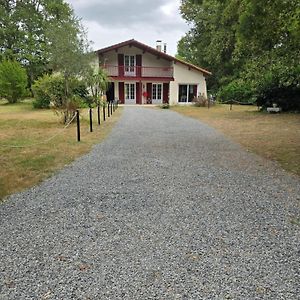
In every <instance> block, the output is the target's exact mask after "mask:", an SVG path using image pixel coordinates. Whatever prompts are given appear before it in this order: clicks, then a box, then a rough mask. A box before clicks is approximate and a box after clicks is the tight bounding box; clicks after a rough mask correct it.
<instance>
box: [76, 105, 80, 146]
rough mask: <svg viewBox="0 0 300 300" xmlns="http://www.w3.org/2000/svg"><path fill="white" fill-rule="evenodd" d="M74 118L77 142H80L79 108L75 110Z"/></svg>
mask: <svg viewBox="0 0 300 300" xmlns="http://www.w3.org/2000/svg"><path fill="white" fill-rule="evenodd" d="M76 114H77V115H76V120H77V142H80V119H79V110H78V109H77V110H76Z"/></svg>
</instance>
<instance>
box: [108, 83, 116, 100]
mask: <svg viewBox="0 0 300 300" xmlns="http://www.w3.org/2000/svg"><path fill="white" fill-rule="evenodd" d="M106 99H107V101H109V102H110V101H113V100H115V83H114V82H109V84H108V90H107V91H106Z"/></svg>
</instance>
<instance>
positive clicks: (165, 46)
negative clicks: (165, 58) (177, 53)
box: [164, 43, 167, 53]
mask: <svg viewBox="0 0 300 300" xmlns="http://www.w3.org/2000/svg"><path fill="white" fill-rule="evenodd" d="M164 53H167V44H166V43H164Z"/></svg>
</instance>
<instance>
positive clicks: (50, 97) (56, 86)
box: [32, 75, 64, 108]
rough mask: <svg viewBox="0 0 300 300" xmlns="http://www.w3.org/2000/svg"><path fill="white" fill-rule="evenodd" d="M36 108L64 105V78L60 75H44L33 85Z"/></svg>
mask: <svg viewBox="0 0 300 300" xmlns="http://www.w3.org/2000/svg"><path fill="white" fill-rule="evenodd" d="M32 90H33V93H34V97H35V100H34V102H33V106H34V107H35V108H49V107H50V105H53V106H55V107H59V106H62V104H63V98H64V80H63V77H62V76H60V75H56V76H55V75H44V76H42V77H40V78H39V79H38V80H36V81H35V83H34V84H33V86H32Z"/></svg>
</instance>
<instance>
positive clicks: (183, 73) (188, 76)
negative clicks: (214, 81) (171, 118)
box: [169, 62, 207, 104]
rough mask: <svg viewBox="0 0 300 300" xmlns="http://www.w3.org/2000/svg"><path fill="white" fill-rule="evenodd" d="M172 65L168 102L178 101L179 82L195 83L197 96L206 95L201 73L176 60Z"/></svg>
mask: <svg viewBox="0 0 300 300" xmlns="http://www.w3.org/2000/svg"><path fill="white" fill-rule="evenodd" d="M173 67H174V81H171V83H170V96H169V102H170V104H177V103H178V86H179V84H197V96H198V95H200V94H204V96H205V97H207V90H206V81H205V77H204V76H203V73H202V72H200V71H197V70H195V69H190V70H189V67H188V66H186V65H184V64H181V63H179V62H177V63H176V64H173Z"/></svg>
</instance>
